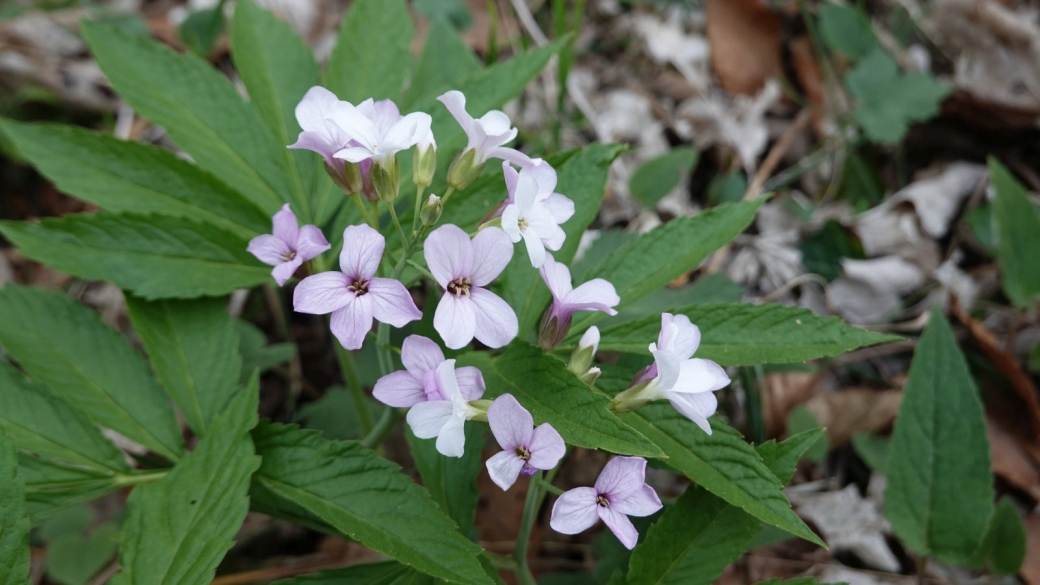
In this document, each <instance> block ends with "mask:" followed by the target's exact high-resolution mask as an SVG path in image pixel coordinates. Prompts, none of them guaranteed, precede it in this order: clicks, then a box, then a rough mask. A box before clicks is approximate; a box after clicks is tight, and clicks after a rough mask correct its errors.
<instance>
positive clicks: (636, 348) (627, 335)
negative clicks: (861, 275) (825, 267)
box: [568, 303, 901, 366]
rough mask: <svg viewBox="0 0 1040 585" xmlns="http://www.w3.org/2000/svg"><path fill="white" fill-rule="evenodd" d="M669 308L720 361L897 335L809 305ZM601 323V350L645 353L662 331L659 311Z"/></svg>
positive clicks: (805, 354) (831, 352)
mask: <svg viewBox="0 0 1040 585" xmlns="http://www.w3.org/2000/svg"><path fill="white" fill-rule="evenodd" d="M670 312H672V313H675V314H682V315H686V316H688V317H689V318H690V321H691V322H692V323H693V324H695V325H697V327H699V328H700V330H701V344H700V347H699V348H698V349H697V357H699V358H704V359H710V360H713V361H716V362H718V363H719V364H722V365H724V366H752V365H756V364H766V363H774V364H787V363H792V362H802V361H806V360H811V359H816V358H821V357H829V356H835V355H839V354H841V353H844V352H846V351H849V350H851V349H855V348H857V347H862V346H864V345H874V344H877V343H884V342H887V341H896V340H899V339H901V338H900V337H898V336H895V335H886V334H882V333H875V332H872V331H866V330H863V329H857V328H855V327H852V326H850V325H847V324H846V323H845V322H844V321H842V320H841V319H839V318H837V317H819V316H817V315H816V314H815V313H813V312H812V311H809V310H808V309H800V308H795V307H785V306H783V305H752V304H750V303H712V304H707V305H692V306H689V307H683V308H680V309H675V310H673V311H670ZM600 329H601V335H602V337H601V340H600V345H599V347H600V350H607V351H622V352H628V353H638V354H647V353H649V352H648V351H647V349H646V348H647V346H648V345H649V344H650V343H651V342H653V341H656V340H657V334H658V333H659V332H660V331H661V317H660V315H650V316H649V317H644V318H643V319H639V320H637V321H629V322H627V323H622V324H620V325H615V326H612V327H611V326H607V327H601V328H600ZM571 337H572V338H573V337H574V336H573V335H572V336H571ZM568 341H569V342H570V343H574V341H573V340H568Z"/></svg>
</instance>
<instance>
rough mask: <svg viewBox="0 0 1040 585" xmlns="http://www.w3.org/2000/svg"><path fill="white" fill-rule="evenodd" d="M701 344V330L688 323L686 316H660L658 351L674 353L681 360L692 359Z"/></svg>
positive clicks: (668, 314)
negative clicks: (663, 350)
mask: <svg viewBox="0 0 1040 585" xmlns="http://www.w3.org/2000/svg"><path fill="white" fill-rule="evenodd" d="M700 344H701V330H700V329H698V328H697V326H696V325H694V324H693V323H690V318H689V317H687V316H686V315H672V314H670V313H662V314H661V334H660V335H659V336H658V341H657V346H658V349H665V350H668V351H670V352H672V353H675V354H677V355H679V356H680V357H682V358H683V359H689V358H690V357H693V354H694V353H696V352H697V348H698V347H699V346H700Z"/></svg>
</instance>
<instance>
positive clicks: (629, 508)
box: [610, 484, 663, 517]
mask: <svg viewBox="0 0 1040 585" xmlns="http://www.w3.org/2000/svg"><path fill="white" fill-rule="evenodd" d="M662 507H663V506H662V505H661V498H659V497H657V492H655V491H654V488H652V487H650V486H648V485H646V484H643V487H641V488H639V489H638V490H636V491H634V492H632V494H631V495H629V496H628V497H627V498H625V499H623V500H611V501H610V509H611V510H614V511H615V512H620V513H622V514H624V515H626V516H637V517H642V516H649V515H650V514H653V513H654V512H656V511H658V510H660V509H661V508H662Z"/></svg>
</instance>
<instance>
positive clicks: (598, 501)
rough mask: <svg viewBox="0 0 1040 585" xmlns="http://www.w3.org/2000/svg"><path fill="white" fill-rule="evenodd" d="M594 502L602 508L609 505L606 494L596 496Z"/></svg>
mask: <svg viewBox="0 0 1040 585" xmlns="http://www.w3.org/2000/svg"><path fill="white" fill-rule="evenodd" d="M596 504H598V505H599V506H600V507H602V508H609V507H610V502H609V501H607V498H606V496H603V495H599V496H596Z"/></svg>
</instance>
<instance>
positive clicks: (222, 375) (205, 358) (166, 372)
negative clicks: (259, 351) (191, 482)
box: [126, 296, 242, 436]
mask: <svg viewBox="0 0 1040 585" xmlns="http://www.w3.org/2000/svg"><path fill="white" fill-rule="evenodd" d="M126 304H127V308H128V309H129V312H130V319H131V320H132V321H133V324H134V330H136V331H137V334H138V335H139V336H140V337H141V341H142V342H143V343H144V348H145V350H146V351H147V352H148V356H149V357H150V358H151V362H152V368H154V369H155V373H156V374H157V375H158V377H159V382H160V383H161V384H162V386H163V388H164V389H165V390H166V393H167V394H169V395H170V398H172V399H173V401H174V403H176V404H177V406H178V408H180V411H181V414H183V415H184V418H185V420H186V421H187V422H188V425H190V426H191V428H192V429H194V430H195V432H196V433H197V434H198V435H200V436H204V435H206V434H207V433H208V432H209V430H210V424H211V423H212V422H213V419H215V418H216V417H217V415H218V414H220V413H221V412H223V410H224V407H225V406H227V403H228V401H229V400H230V399H231V397H232V396H234V395H235V392H236V386H237V384H238V380H239V371H240V369H241V367H242V358H241V357H240V356H239V354H238V351H237V345H238V335H237V332H236V331H235V324H234V321H233V320H232V318H231V315H230V314H229V313H228V308H227V299H224V298H208V299H196V300H190V301H183V300H159V301H145V300H141V299H139V298H137V297H134V296H127V298H126Z"/></svg>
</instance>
